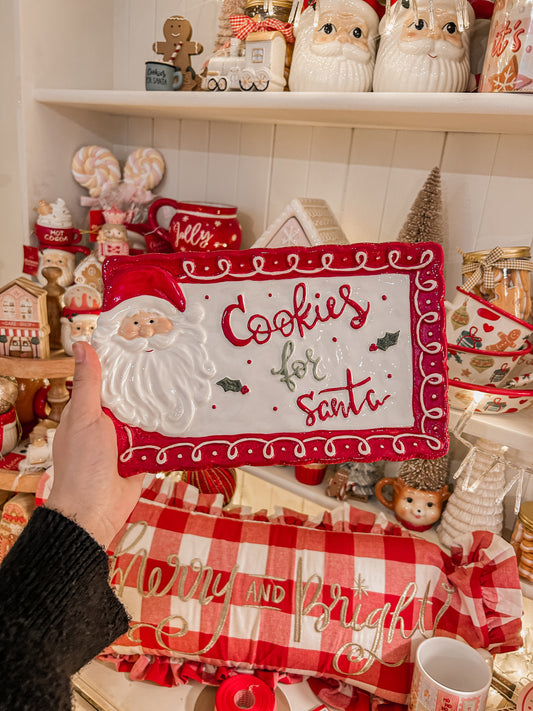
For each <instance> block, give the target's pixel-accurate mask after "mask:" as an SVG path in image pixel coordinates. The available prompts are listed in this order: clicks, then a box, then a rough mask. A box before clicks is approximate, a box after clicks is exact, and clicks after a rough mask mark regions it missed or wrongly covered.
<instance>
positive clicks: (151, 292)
mask: <svg viewBox="0 0 533 711" xmlns="http://www.w3.org/2000/svg"><path fill="white" fill-rule="evenodd" d="M104 269H105V266H104ZM106 286H108V287H110V288H107V289H106V291H105V294H104V304H103V306H102V311H110V310H111V309H114V308H115V306H119V305H120V304H122V303H124V302H125V301H128V300H129V299H134V298H140V297H142V296H153V297H157V298H159V299H163V300H164V301H168V302H169V303H170V304H172V305H173V306H174V307H175V308H176V309H178V311H185V296H184V295H183V291H182V290H181V288H180V286H179V284H178V283H177V282H176V280H175V278H174V277H173V276H172V275H171V274H170V272H167V271H166V269H162V268H161V267H156V266H155V265H146V266H145V267H139V266H134V267H127V266H125V267H123V268H122V269H120V271H117V272H115V273H114V274H113V278H112V280H111V281H110V283H109V284H107V285H106Z"/></svg>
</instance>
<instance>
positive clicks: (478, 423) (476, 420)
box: [450, 408, 533, 452]
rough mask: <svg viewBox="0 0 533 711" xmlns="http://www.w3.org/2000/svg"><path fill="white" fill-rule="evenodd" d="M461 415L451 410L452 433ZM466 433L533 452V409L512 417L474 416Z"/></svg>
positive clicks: (459, 412)
mask: <svg viewBox="0 0 533 711" xmlns="http://www.w3.org/2000/svg"><path fill="white" fill-rule="evenodd" d="M461 415H462V412H461V411H459V410H454V409H453V408H450V432H451V431H452V430H453V428H454V426H455V424H456V423H457V420H458V419H459V417H460V416H461ZM465 433H466V434H469V435H473V436H474V437H483V438H484V439H490V440H492V441H494V442H498V443H499V444H502V445H506V446H507V447H512V448H513V449H519V450H521V451H523V452H527V451H530V452H533V408H530V409H529V410H523V411H522V412H517V413H515V414H510V415H503V414H502V415H474V416H473V417H472V419H471V420H469V422H468V424H467V426H466V429H465Z"/></svg>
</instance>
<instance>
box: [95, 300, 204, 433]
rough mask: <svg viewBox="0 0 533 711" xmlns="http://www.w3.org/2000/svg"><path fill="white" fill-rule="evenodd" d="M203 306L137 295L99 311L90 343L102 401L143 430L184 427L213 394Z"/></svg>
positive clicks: (181, 430) (167, 430)
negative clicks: (97, 367)
mask: <svg viewBox="0 0 533 711" xmlns="http://www.w3.org/2000/svg"><path fill="white" fill-rule="evenodd" d="M203 317H204V312H203V309H202V308H201V307H200V306H198V305H196V307H189V308H187V309H185V302H184V299H183V296H182V295H181V296H177V297H176V298H174V300H173V303H171V302H169V301H168V300H166V299H164V298H159V297H158V296H149V295H144V296H139V297H133V298H130V299H127V300H125V301H122V302H120V303H119V304H118V305H117V306H114V308H112V309H110V310H109V311H104V312H102V313H101V314H100V317H99V320H98V327H97V329H96V331H95V332H94V335H93V339H92V345H93V346H94V347H95V348H96V351H97V353H98V356H99V358H100V362H101V364H102V369H103V370H104V371H105V372H106V374H107V376H106V378H105V381H104V385H103V388H102V404H103V405H104V406H106V407H109V409H111V410H112V412H113V414H115V415H116V417H117V418H118V419H119V420H121V421H122V422H125V423H127V424H131V425H133V426H135V427H140V428H141V429H143V430H145V431H147V432H159V433H161V434H163V435H166V436H178V435H180V434H183V433H184V432H186V430H187V428H188V427H189V425H190V423H191V421H192V419H193V417H194V415H195V413H196V409H197V406H198V405H200V404H203V403H206V402H207V401H208V400H209V398H210V396H211V379H212V378H213V377H214V375H215V368H214V366H213V364H212V363H211V361H210V360H209V358H208V356H207V351H206V349H205V346H204V343H205V340H206V334H205V330H204V329H203V328H202V326H201V325H200V322H201V321H202V320H203Z"/></svg>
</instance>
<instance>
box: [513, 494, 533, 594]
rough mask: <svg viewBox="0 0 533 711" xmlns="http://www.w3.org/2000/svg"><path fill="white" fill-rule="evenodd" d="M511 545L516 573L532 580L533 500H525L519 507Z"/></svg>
mask: <svg viewBox="0 0 533 711" xmlns="http://www.w3.org/2000/svg"><path fill="white" fill-rule="evenodd" d="M511 545H512V546H513V548H514V551H515V553H516V560H517V563H518V573H519V574H520V576H521V577H523V578H526V580H529V581H530V582H533V501H525V502H524V503H523V504H522V506H521V507H520V513H519V514H518V518H517V520H516V525H515V527H514V531H513V535H512V537H511Z"/></svg>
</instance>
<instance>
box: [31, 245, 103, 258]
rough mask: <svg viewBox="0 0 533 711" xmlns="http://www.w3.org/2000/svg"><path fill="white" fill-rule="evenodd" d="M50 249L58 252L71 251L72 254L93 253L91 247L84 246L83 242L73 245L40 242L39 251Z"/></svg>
mask: <svg viewBox="0 0 533 711" xmlns="http://www.w3.org/2000/svg"><path fill="white" fill-rule="evenodd" d="M49 249H55V250H56V251H58V252H70V254H78V253H79V252H81V253H82V254H85V256H87V255H89V254H90V253H91V250H90V249H89V247H84V246H83V245H82V244H72V245H63V244H58V245H53V246H52V245H50V244H43V242H39V252H42V253H44V252H46V251H48V250H49Z"/></svg>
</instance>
